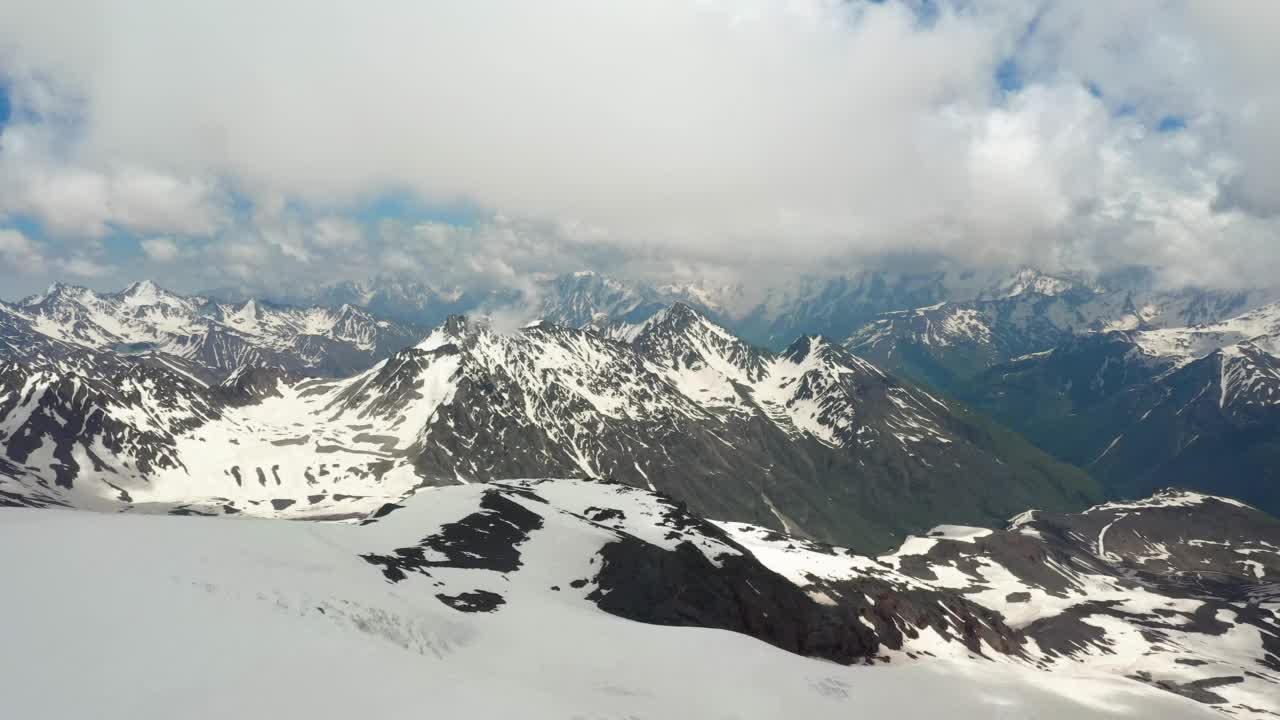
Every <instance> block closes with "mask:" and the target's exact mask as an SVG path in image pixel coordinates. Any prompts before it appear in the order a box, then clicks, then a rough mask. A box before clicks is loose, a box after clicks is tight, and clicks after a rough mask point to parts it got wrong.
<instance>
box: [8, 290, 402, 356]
mask: <svg viewBox="0 0 1280 720" xmlns="http://www.w3.org/2000/svg"><path fill="white" fill-rule="evenodd" d="M423 334H424V331H423V330H422V329H418V328H415V327H412V326H408V325H403V324H399V323H394V322H390V321H388V320H382V319H377V318H375V317H373V316H372V315H370V314H369V313H368V312H367V311H365V310H363V309H361V308H357V307H355V306H353V305H349V304H348V305H341V306H336V307H306V308H303V307H290V306H281V305H276V304H272V303H268V302H264V301H260V300H254V299H250V300H246V301H244V302H241V303H238V304H230V303H223V302H218V301H215V300H211V299H209V298H206V297H187V296H183V295H178V294H176V293H172V292H169V291H167V290H164V289H161V288H160V287H158V286H157V285H156V284H154V283H151V282H139V283H134V284H132V285H130V286H129V287H127V288H125V289H124V290H123V291H121V292H118V293H97V292H94V291H92V290H89V289H86V288H83V287H77V286H72V285H61V284H56V285H53V286H51V287H50V288H49V289H48V290H47V291H46V292H44V293H41V294H39V295H33V296H31V297H28V298H25V299H23V300H20V301H18V302H17V303H13V304H8V303H0V359H3V358H5V357H10V358H17V359H22V358H25V357H28V356H30V355H32V354H33V353H35V354H38V355H40V356H43V357H46V358H47V357H56V356H58V355H61V354H64V353H65V352H67V351H68V350H71V349H89V350H97V351H110V352H113V353H117V354H124V355H138V356H147V357H151V358H153V359H155V360H156V361H158V362H165V363H168V364H170V365H171V366H173V367H174V368H175V369H176V370H179V371H180V372H187V373H193V374H195V375H196V376H198V377H199V378H200V379H202V380H215V381H217V380H221V379H223V378H225V377H226V376H227V375H229V374H230V373H231V372H233V371H235V370H237V369H239V368H243V367H250V366H254V367H270V368H278V369H283V370H289V371H297V372H304V373H307V374H318V375H330V376H332V375H343V374H348V373H351V372H354V371H357V370H363V369H365V368H367V367H369V366H370V365H372V364H374V363H375V362H377V361H378V360H381V359H382V358H384V357H386V356H387V355H388V354H390V353H392V352H394V351H396V350H399V349H400V348H402V347H404V346H406V345H409V344H412V343H413V342H415V341H416V340H418V339H420V338H421V337H422V335H423Z"/></svg>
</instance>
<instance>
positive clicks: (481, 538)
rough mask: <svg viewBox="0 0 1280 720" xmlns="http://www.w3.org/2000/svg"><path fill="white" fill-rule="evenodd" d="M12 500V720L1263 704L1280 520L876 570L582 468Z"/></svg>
mask: <svg viewBox="0 0 1280 720" xmlns="http://www.w3.org/2000/svg"><path fill="white" fill-rule="evenodd" d="M153 509H154V508H153ZM0 515H2V516H3V518H2V519H3V522H0V563H3V565H4V567H5V568H6V573H7V574H6V579H7V580H8V581H10V582H13V583H15V585H16V586H20V587H23V588H26V591H25V592H22V593H5V594H3V596H0V613H3V614H4V616H5V617H7V618H11V619H13V621H14V622H13V623H12V631H11V632H10V633H9V634H8V635H7V637H6V642H5V650H4V651H3V652H0V672H2V673H3V676H4V677H5V678H6V679H7V680H8V681H9V682H8V683H7V685H6V687H7V692H6V694H5V699H4V702H5V707H6V709H7V710H9V711H11V712H14V713H16V714H20V715H22V716H34V715H51V716H77V715H86V714H88V715H93V716H94V717H103V718H125V717H128V718H139V717H141V718H151V717H168V716H171V715H172V713H173V712H174V709H175V707H179V708H181V709H182V712H183V714H184V715H188V716H191V717H210V718H212V717H226V716H229V715H234V716H237V717H273V716H279V715H280V714H282V713H283V714H304V715H306V716H307V717H316V718H329V717H334V718H337V717H349V716H350V714H352V713H356V712H358V713H362V714H372V715H375V716H394V715H400V714H403V713H405V712H408V711H410V708H413V709H418V708H421V707H422V703H423V698H424V697H428V698H429V702H430V705H431V706H432V707H433V708H434V709H435V710H436V711H438V712H444V713H446V714H450V715H458V716H462V715H465V716H469V717H498V716H508V715H513V714H515V715H519V716H520V717H535V718H543V717H545V718H563V717H690V716H705V715H709V714H715V713H720V712H731V713H733V714H734V715H735V716H737V717H743V718H773V717H778V716H779V715H780V714H787V715H791V714H797V713H798V714H800V715H802V716H804V717H812V718H827V717H830V718H837V717H848V716H850V715H851V714H866V713H870V714H873V715H876V716H879V715H885V714H892V715H894V716H897V717H904V718H930V717H942V716H946V717H955V718H974V719H975V720H976V719H977V718H987V717H991V716H993V715H997V716H1008V715H1012V716H1022V715H1028V716H1035V717H1044V718H1093V717H1099V718H1113V717H1120V716H1136V717H1155V716H1158V717H1164V718H1171V719H1172V718H1188V719H1189V718H1208V717H1215V716H1222V715H1227V716H1232V717H1247V718H1262V717H1269V716H1270V714H1271V713H1275V712H1277V711H1278V710H1280V705H1278V704H1277V702H1276V694H1275V693H1274V688H1275V687H1276V683H1277V682H1278V680H1280V656H1278V655H1277V653H1278V652H1280V647H1277V642H1278V636H1277V633H1278V632H1280V628H1278V627H1277V625H1276V611H1277V609H1278V607H1280V602H1278V600H1280V599H1278V597H1277V595H1276V589H1275V588H1276V585H1275V583H1276V581H1277V579H1280V557H1277V549H1278V548H1280V532H1278V531H1277V523H1276V521H1275V520H1274V519H1272V518H1268V517H1266V516H1263V515H1261V514H1260V513H1257V512H1256V511H1253V510H1251V509H1249V508H1247V507H1244V506H1241V505H1239V504H1237V503H1233V502H1229V501H1223V500H1219V499H1215V498H1208V497H1204V496H1198V495H1189V494H1185V493H1166V494H1162V495H1159V496H1156V497H1154V498H1152V499H1149V500H1147V501H1144V502H1141V503H1132V504H1128V505H1108V506H1101V507H1098V508H1095V509H1093V510H1090V511H1088V512H1086V513H1083V514H1079V515H1057V514H1044V513H1028V514H1025V515H1023V516H1021V517H1019V518H1017V519H1015V520H1014V522H1013V523H1011V524H1010V525H1009V527H1008V528H1007V529H1005V530H990V529H978V528H963V527H955V526H944V527H940V528H937V529H935V530H934V531H932V532H930V533H928V534H927V535H924V536H920V537H913V538H910V539H908V540H907V541H906V542H905V543H904V544H903V545H902V546H901V547H900V548H898V549H897V550H896V551H895V552H893V553H892V554H889V555H885V556H882V557H879V558H872V557H867V556H861V555H857V554H854V553H852V552H850V551H848V550H845V549H842V548H839V547H832V546H827V545H821V544H817V543H814V542H811V541H808V540H804V539H800V538H796V537H793V536H788V535H785V534H782V533H779V532H777V531H775V530H771V529H768V528H762V527H757V526H752V525H746V524H741V523H723V522H722V523H712V522H708V521H707V520H705V519H703V518H701V517H699V516H697V515H695V514H691V513H690V512H689V511H688V510H687V509H686V508H685V507H684V506H682V505H680V504H678V503H675V502H673V501H672V500H670V499H669V498H667V497H664V496H662V495H659V494H655V493H652V492H649V491H646V490H643V489H638V488H634V487H630V486H626V485H620V484H615V483H601V482H589V481H575V480H514V481H507V482H500V483H494V484H486V485H469V486H454V487H446V488H427V489H423V490H419V491H418V492H417V493H415V494H413V495H412V496H409V497H406V498H404V499H401V500H399V501H398V502H395V503H390V504H387V505H384V506H383V507H381V508H380V509H379V510H378V511H377V512H375V513H373V515H372V516H370V517H369V518H367V519H366V520H365V521H363V522H361V523H360V524H358V525H357V524H336V523H282V522H268V521H262V520H256V519H238V518H236V519H205V518H190V517H185V518H176V517H158V516H154V515H145V514H139V509H137V508H135V509H134V510H132V511H131V512H129V513H125V514H98V513H86V512H66V511H38V510H31V509H21V508H8V509H0ZM103 558H110V562H107V563H104V562H103ZM139 598H146V599H147V601H146V602H139ZM632 621H639V622H632ZM654 625H665V626H668V627H665V628H656V627H654ZM51 638H56V639H57V642H50V639H51ZM156 657H164V658H166V659H167V662H164V663H159V664H155V663H153V662H149V660H152V659H154V658H156ZM818 659H821V660H824V661H825V662H817V661H815V660H818ZM140 666H142V667H147V668H148V669H147V672H146V678H145V679H146V681H145V683H144V682H140V681H139V679H138V678H139V676H138V669H137V668H138V667H140ZM49 667H57V668H59V669H60V670H61V671H62V675H58V674H50V673H49V672H48V668H49ZM263 668H272V669H273V670H272V671H271V672H264V671H263ZM709 668H714V671H710V670H709ZM81 669H83V670H84V672H79V671H80V670H81ZM91 669H92V671H90V670H91ZM72 672H74V673H76V677H77V678H78V680H77V682H75V683H74V684H70V685H68V684H66V683H64V682H62V681H61V680H60V678H61V677H62V676H63V675H65V674H67V673H72ZM317 677H325V678H330V679H331V680H335V681H336V679H340V681H341V682H342V683H343V685H344V688H348V689H349V688H358V689H359V691H358V692H341V693H331V692H326V691H323V690H322V689H320V688H318V687H317V685H316V678H317ZM193 682H194V683H197V685H196V686H197V687H202V688H207V687H219V688H234V692H232V691H227V692H217V693H206V694H202V695H201V697H200V698H199V699H198V700H192V699H188V698H187V695H186V693H184V692H181V691H180V690H179V689H180V688H184V687H188V686H191V683H193ZM55 688H56V691H55ZM495 688H500V691H495ZM920 688H928V692H920ZM122 689H127V690H128V692H122Z"/></svg>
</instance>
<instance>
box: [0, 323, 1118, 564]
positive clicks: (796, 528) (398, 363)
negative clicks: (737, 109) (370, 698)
mask: <svg viewBox="0 0 1280 720" xmlns="http://www.w3.org/2000/svg"><path fill="white" fill-rule="evenodd" d="M0 418H3V420H0V447H3V448H4V450H5V452H4V454H3V458H4V460H3V464H0V483H3V484H2V485H0V490H3V491H4V492H5V493H6V494H7V496H8V497H10V498H20V500H13V502H22V503H24V504H64V505H71V506H77V507H86V506H87V507H101V506H113V505H116V504H120V503H124V504H131V505H137V504H147V503H159V504H162V505H168V506H183V507H186V508H187V509H189V510H191V511H199V512H219V513H221V512H249V513H253V514H265V515H284V516H290V517H301V516H307V517H315V516H334V515H344V514H351V513H358V512H362V511H367V510H368V508H369V507H370V506H376V505H377V504H379V503H380V502H383V501H384V500H385V498H387V497H396V496H399V495H400V494H402V493H404V492H406V491H407V490H409V489H411V488H412V487H415V486H418V485H422V484H428V485H440V484H452V483H461V482H472V481H478V480H479V481H484V480H495V479H503V478H509V477H521V476H566V475H573V476H593V477H610V478H613V479H616V480H619V481H622V482H625V483H627V484H629V485H632V486H636V487H651V488H656V489H658V490H662V491H665V492H668V493H670V494H672V495H674V496H676V497H679V498H681V499H682V500H684V501H686V502H688V503H689V504H690V505H691V507H693V508H695V509H696V510H698V511H700V512H704V513H707V514H708V515H711V516H713V517H722V518H729V519H736V520H742V521H749V522H753V523H756V524H761V525H766V526H770V527H774V528H776V529H779V530H788V531H790V532H793V533H797V534H808V535H811V536H813V537H816V538H821V539H825V540H829V541H839V542H842V543H844V544H848V545H853V546H857V547H867V548H872V547H884V546H888V545H890V544H892V543H893V542H894V539H893V538H894V537H895V536H896V537H898V538H901V537H902V534H903V533H905V532H908V531H911V530H913V529H919V528H922V527H928V526H930V525H932V524H936V523H937V522H941V521H943V520H944V519H945V520H949V521H952V522H966V523H975V524H982V523H998V522H1000V521H1001V520H1002V518H1004V517H1008V516H1009V515H1011V514H1013V513H1015V512H1018V511H1020V510H1022V509H1024V508H1026V507H1030V506H1038V507H1048V508H1054V509H1070V508H1074V507H1083V506H1084V505H1086V504H1088V503H1089V502H1090V501H1091V500H1093V499H1096V498H1097V497H1098V494H1097V490H1096V488H1095V486H1094V485H1093V483H1092V481H1090V480H1089V479H1088V478H1086V477H1085V476H1084V475H1083V474H1081V473H1079V472H1077V471H1075V470H1073V469H1071V468H1068V467H1066V466H1064V465H1062V464H1060V463H1057V462H1055V461H1053V460H1051V459H1049V458H1048V457H1047V456H1045V455H1044V454H1042V453H1040V452H1039V451H1036V450H1034V449H1032V448H1031V447H1030V445H1028V444H1027V443H1025V442H1024V441H1022V440H1021V439H1019V438H1017V437H1016V436H1014V435H1012V434H1011V433H1009V432H1007V431H1005V430H1002V429H1000V428H998V427H995V426H993V425H991V424H989V423H987V422H986V421H984V420H982V419H981V418H978V417H976V416H973V415H972V414H970V413H968V412H966V411H964V410H963V409H959V408H956V407H953V406H952V405H949V404H948V403H946V402H944V401H941V400H939V399H937V398H935V397H933V396H931V395H929V394H928V393H925V392H923V391H921V390H919V389H916V388H913V387H911V386H908V385H904V384H903V383H901V382H899V381H897V380H896V379H894V378H893V377H892V376H889V375H887V374H885V373H884V372H882V371H880V370H879V369H878V368H876V367H875V366H874V365H871V364H870V363H867V362H866V361H864V360H861V359H859V358H857V357H855V356H853V355H851V354H849V353H848V352H846V351H844V350H843V349H841V348H839V347H837V346H834V345H832V344H830V343H828V342H826V341H825V340H823V339H821V338H817V337H805V338H801V339H799V340H797V341H796V342H795V343H793V344H792V346H791V347H790V348H788V349H787V351H786V352H783V353H776V354H775V353H768V352H764V351H760V350H757V349H755V348H752V347H750V346H748V345H747V344H746V343H744V342H742V341H741V340H739V339H737V338H736V337H734V336H733V335H732V334H730V333H728V332H727V331H726V330H724V328H722V327H719V326H717V325H715V324H714V323H712V322H711V321H710V320H709V319H708V318H706V317H705V316H704V315H701V314H700V313H697V312H696V311H694V310H693V309H691V308H689V307H688V306H684V305H675V306H672V307H671V308H670V309H668V310H665V311H662V312H660V313H659V314H657V315H654V316H653V317H652V318H651V319H650V320H649V321H648V322H646V323H644V324H643V325H642V326H639V327H636V328H633V332H632V334H631V337H630V339H629V340H627V341H623V340H619V339H609V338H606V337H604V336H602V335H600V334H598V333H596V332H594V331H584V330H574V329H570V328H565V327H561V326H556V325H551V324H546V323H542V324H537V325H533V326H530V327H527V328H524V329H523V330H520V331H518V332H514V333H508V334H504V333H499V332H496V331H494V330H492V329H491V328H488V327H486V326H484V325H483V324H479V323H474V322H469V321H467V320H466V319H464V318H453V319H451V320H450V321H449V322H447V323H445V324H444V325H442V326H441V327H440V328H437V329H436V330H435V331H433V332H432V333H431V334H430V335H429V336H428V337H427V338H426V339H425V340H424V341H423V342H421V343H420V344H418V345H417V346H415V347H412V348H408V349H406V350H402V351H400V352H397V353H395V354H393V355H392V356H391V357H390V358H388V359H387V360H385V361H383V362H381V363H379V364H378V365H376V366H374V367H372V368H370V369H369V370H367V371H365V372H363V373H359V374H357V375H354V376H351V377H349V378H346V379H342V380H319V379H308V378H299V377H296V376H292V375H289V374H287V373H281V372H278V371H272V370H263V369H246V370H242V371H239V372H236V373H234V374H233V375H232V376H231V377H229V378H228V379H226V380H225V381H223V382H222V383H219V384H210V383H204V382H202V381H201V380H200V379H199V378H198V377H195V376H194V375H193V374H190V373H184V372H181V371H180V368H175V367H171V366H167V365H161V364H160V363H157V362H153V361H146V360H140V359H136V358H129V357H124V356H120V355H117V354H110V353H95V352H92V351H82V352H80V353H79V354H77V355H75V356H73V357H69V358H65V359H60V360H59V361H57V362H53V363H31V362H27V363H17V362H13V363H8V364H6V365H4V366H2V367H0Z"/></svg>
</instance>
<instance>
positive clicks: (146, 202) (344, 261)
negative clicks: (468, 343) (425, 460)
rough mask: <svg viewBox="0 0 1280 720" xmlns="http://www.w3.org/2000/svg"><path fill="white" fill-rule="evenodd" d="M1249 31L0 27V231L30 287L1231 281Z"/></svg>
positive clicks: (1188, 19) (1247, 26)
mask: <svg viewBox="0 0 1280 720" xmlns="http://www.w3.org/2000/svg"><path fill="white" fill-rule="evenodd" d="M1275 30H1280V5H1276V4H1274V3H1265V2H1233V3H1220V2H1210V1H1209V0H1203V1H1201V0H1127V1H1126V2H1122V3H1080V2H1075V1H1073V0H1072V1H1068V0H930V1H928V2H926V1H925V0H919V1H918V2H905V1H898V2H895V1H892V0H891V1H889V2H883V3H872V2H865V1H862V0H852V1H846V2H838V1H836V0H644V2H625V3H607V4H602V3H599V2H593V1H592V0H545V1H544V2H539V3H528V2H523V1H520V0H487V1H485V2H457V1H453V0H432V1H427V2H423V1H421V0H402V1H392V0H388V2H384V3H379V4H378V6H377V7H376V8H374V7H370V6H367V5H361V4H353V3H338V2H332V3H331V2H311V1H306V2H304V1H303V0H277V1H275V2H269V3H262V2H245V1H241V0H227V1H226V2H220V3H201V2H194V1H190V2H188V1H185V0H168V1H166V2H144V1H141V0H138V1H135V2H105V0H97V1H95V0H46V1H45V2H41V3H0V78H3V84H4V86H5V87H6V88H7V94H8V96H9V100H10V104H11V106H12V108H13V110H12V117H11V118H10V120H9V123H8V125H7V126H6V127H5V128H4V130H3V133H2V134H0V217H3V218H7V219H8V220H9V222H10V223H11V224H12V223H15V222H18V221H22V222H26V223H28V224H32V225H33V226H36V227H30V228H26V231H25V234H23V235H22V237H24V238H25V239H26V243H27V244H29V245H31V246H32V248H34V249H28V250H27V251H23V252H27V253H31V252H34V253H36V254H37V256H39V257H42V258H43V257H46V256H47V257H49V258H50V259H51V261H50V262H47V263H44V264H43V265H42V266H41V267H44V268H46V269H47V270H50V271H52V270H55V269H58V268H62V269H64V270H67V271H80V272H81V274H83V275H86V276H93V275H94V274H98V275H109V274H110V269H109V268H107V266H110V265H117V266H118V265H121V264H122V263H121V262H120V258H121V254H122V253H124V254H126V255H127V254H128V251H126V250H122V249H121V248H132V252H133V254H134V256H135V257H136V259H137V260H138V263H135V264H133V265H132V267H135V268H144V267H146V266H145V263H153V264H155V265H156V266H160V265H163V266H165V267H168V268H170V272H174V273H178V274H183V273H185V274H187V275H189V276H190V277H191V278H192V279H191V282H193V283H196V282H203V283H206V284H209V283H213V284H216V283H218V282H239V283H246V284H251V285H252V284H255V283H257V284H262V283H264V282H266V281H267V280H268V279H270V281H272V282H275V281H278V279H279V277H280V275H281V273H288V274H290V276H291V277H297V278H307V277H312V278H315V277H319V276H325V277H329V276H335V277H336V276H342V275H346V274H349V273H353V272H366V273H371V272H387V271H390V272H407V273H419V274H430V275H435V276H442V277H446V276H447V277H454V276H464V275H467V274H468V273H471V274H479V275H486V276H490V277H502V276H504V275H516V274H520V273H523V272H527V271H530V270H547V271H551V270H555V269H557V267H558V266H564V267H568V266H572V265H575V264H586V263H597V264H599V263H604V264H609V265H616V264H626V265H627V266H634V267H636V268H644V269H648V270H652V271H654V272H671V271H673V269H680V268H683V269H685V270H687V271H690V272H713V273H714V272H719V273H725V274H728V275H733V274H737V275H739V276H742V275H743V274H745V273H750V272H755V271H759V270H761V269H762V268H768V269H770V270H773V271H775V272H788V271H796V272H801V271H808V270H813V269H816V268H831V267H847V266H853V265H857V264H859V263H865V262H872V261H875V260H876V259H877V258H882V257H884V256H886V255H892V256H902V255H904V254H905V255H927V256H935V255H941V256H946V257H951V258H958V259H961V260H963V261H965V262H973V263H999V264H1016V263H1023V262H1030V263H1034V264H1038V265H1042V266H1046V267H1050V268H1061V267H1071V268H1079V269H1085V270H1105V269H1108V268H1113V267H1116V266H1120V265H1125V264H1129V263H1134V262H1140V263H1147V264H1154V265H1159V266H1162V267H1164V268H1166V269H1167V272H1168V275H1169V277H1170V278H1171V279H1173V280H1176V281H1201V282H1207V283H1217V284H1244V283H1258V282H1264V281H1267V280H1269V279H1270V278H1274V277H1275V276H1276V274H1277V270H1280V248H1277V247H1276V246H1277V245H1278V243H1277V242H1276V237H1277V236H1276V232H1277V228H1278V227H1280V219H1278V218H1280V90H1277V89H1276V84H1275V82H1274V78H1273V77H1272V75H1273V73H1274V69H1275V68H1277V67H1280V45H1277V44H1276V43H1274V42H1271V41H1270V40H1269V38H1271V37H1272V36H1273V34H1274V31H1275ZM388 194H396V195H398V196H407V197H409V198H412V199H413V202H414V203H415V207H417V208H420V209H421V208H441V207H445V208H451V207H456V206H462V207H466V208H470V209H472V212H471V213H469V215H468V217H467V218H466V219H465V220H463V221H457V220H449V221H448V222H447V223H444V224H441V222H440V220H439V219H438V218H431V220H432V223H431V224H428V225H425V226H423V225H421V222H420V221H421V220H423V219H424V218H414V217H410V216H406V213H403V212H395V213H390V214H389V216H387V217H381V216H379V215H378V214H377V213H370V212H368V211H367V210H368V209H369V208H370V207H373V208H377V201H378V199H379V198H381V197H384V196H386V195H388ZM427 214H428V215H429V214H430V213H427ZM4 223H5V220H4V219H0V225H3V224H4ZM424 228H425V229H424ZM13 232H16V230H14V231H13ZM442 238H443V239H442ZM11 244H12V243H11ZM12 245H13V247H17V245H16V244H12ZM15 252H18V251H16V250H10V251H9V253H10V254H6V255H4V258H5V259H6V261H8V259H9V258H10V257H12V256H13V255H12V253H15ZM24 257H25V256H24ZM104 268H107V269H104ZM690 268H693V269H695V270H689V269H690Z"/></svg>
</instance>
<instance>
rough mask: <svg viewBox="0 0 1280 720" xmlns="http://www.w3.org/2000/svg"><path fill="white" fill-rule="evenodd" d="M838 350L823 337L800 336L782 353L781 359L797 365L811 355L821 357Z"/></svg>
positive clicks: (837, 347) (836, 346)
mask: <svg viewBox="0 0 1280 720" xmlns="http://www.w3.org/2000/svg"><path fill="white" fill-rule="evenodd" d="M838 349H840V350H842V349H841V348H839V346H838V345H836V344H835V343H832V342H831V341H830V340H828V339H827V338H826V337H825V336H823V335H801V336H800V337H798V338H796V339H795V340H793V341H791V344H790V345H788V346H787V347H786V349H785V350H783V351H782V357H784V358H786V359H787V360H790V361H791V362H793V363H797V364H798V363H802V362H804V361H805V360H806V359H808V358H809V357H810V356H812V355H815V354H816V355H818V356H819V357H823V356H825V355H827V354H828V353H830V352H834V351H835V350H838Z"/></svg>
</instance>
